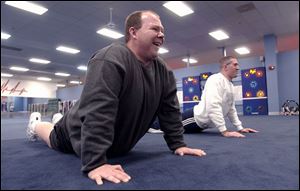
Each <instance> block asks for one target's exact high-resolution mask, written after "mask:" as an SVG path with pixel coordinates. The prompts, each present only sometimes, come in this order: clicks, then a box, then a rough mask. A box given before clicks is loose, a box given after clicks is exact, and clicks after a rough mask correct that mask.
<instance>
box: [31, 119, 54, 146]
mask: <svg viewBox="0 0 300 191" xmlns="http://www.w3.org/2000/svg"><path fill="white" fill-rule="evenodd" d="M53 128H54V125H53V124H52V123H50V122H39V123H37V124H36V126H35V133H36V134H37V136H38V137H39V138H41V139H42V140H43V141H45V142H46V143H47V145H48V147H50V148H52V147H51V144H50V133H51V131H52V130H53Z"/></svg>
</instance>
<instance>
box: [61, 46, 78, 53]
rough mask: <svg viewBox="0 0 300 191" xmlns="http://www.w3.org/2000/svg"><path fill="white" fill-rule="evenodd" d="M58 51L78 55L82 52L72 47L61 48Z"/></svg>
mask: <svg viewBox="0 0 300 191" xmlns="http://www.w3.org/2000/svg"><path fill="white" fill-rule="evenodd" d="M56 50H59V51H62V52H67V53H70V54H77V53H78V52H80V50H77V49H74V48H70V47H66V46H59V47H57V48H56Z"/></svg>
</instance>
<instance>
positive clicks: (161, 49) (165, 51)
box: [158, 47, 169, 54]
mask: <svg viewBox="0 0 300 191" xmlns="http://www.w3.org/2000/svg"><path fill="white" fill-rule="evenodd" d="M167 52H169V50H167V49H165V48H162V47H160V48H159V49H158V54H165V53H167Z"/></svg>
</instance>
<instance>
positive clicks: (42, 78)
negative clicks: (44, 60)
mask: <svg viewBox="0 0 300 191" xmlns="http://www.w3.org/2000/svg"><path fill="white" fill-rule="evenodd" d="M37 79H38V80H41V81H51V80H52V79H51V78H46V77H38V78H37Z"/></svg>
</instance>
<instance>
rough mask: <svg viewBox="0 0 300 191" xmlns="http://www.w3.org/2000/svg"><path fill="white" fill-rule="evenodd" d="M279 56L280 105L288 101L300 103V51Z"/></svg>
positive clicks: (282, 53) (283, 53)
mask: <svg viewBox="0 0 300 191" xmlns="http://www.w3.org/2000/svg"><path fill="white" fill-rule="evenodd" d="M277 56H278V57H277V59H278V65H277V66H278V90H279V104H280V105H282V104H283V103H284V102H285V101H286V100H288V99H289V100H295V101H296V102H297V103H299V49H297V50H293V51H288V52H281V53H278V55H277ZM275 70H276V69H275Z"/></svg>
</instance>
